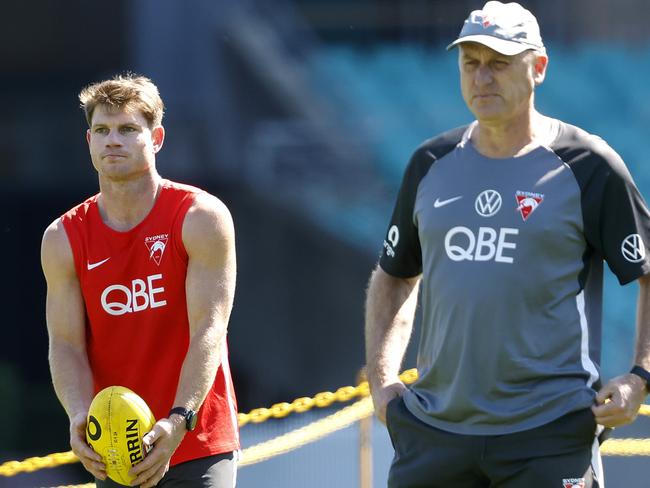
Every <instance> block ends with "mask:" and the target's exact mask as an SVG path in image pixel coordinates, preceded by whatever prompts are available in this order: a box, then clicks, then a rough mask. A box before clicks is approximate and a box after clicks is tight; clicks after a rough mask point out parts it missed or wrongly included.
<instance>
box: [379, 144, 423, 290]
mask: <svg viewBox="0 0 650 488" xmlns="http://www.w3.org/2000/svg"><path fill="white" fill-rule="evenodd" d="M432 163H433V157H432V155H431V153H428V152H426V151H423V150H419V151H417V152H416V153H415V154H414V155H413V157H412V158H411V160H410V162H409V164H408V166H407V168H406V171H405V172H404V177H403V179H402V184H401V186H400V189H399V193H398V195H397V201H396V203H395V208H394V210H393V215H392V217H391V220H390V223H389V225H388V230H387V232H386V237H385V239H384V243H383V249H382V252H381V257H380V259H379V266H381V268H382V269H383V270H384V271H385V272H386V273H388V274H390V275H392V276H396V277H399V278H412V277H414V276H417V275H419V274H420V273H421V272H422V249H421V247H420V237H419V235H418V228H417V224H416V222H415V218H414V212H413V210H414V207H415V199H416V196H417V190H418V186H419V184H420V181H421V180H422V178H423V177H424V175H425V174H426V172H427V171H428V169H429V168H430V167H431V164H432Z"/></svg>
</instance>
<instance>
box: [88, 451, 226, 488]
mask: <svg viewBox="0 0 650 488" xmlns="http://www.w3.org/2000/svg"><path fill="white" fill-rule="evenodd" d="M238 455H239V453H237V452H227V453H224V454H217V455H216V456H208V457H204V458H200V459H194V460H192V461H187V462H184V463H180V464H177V465H175V466H172V467H171V468H169V471H167V474H165V476H163V479H162V480H160V483H158V484H157V485H156V486H157V487H159V488H181V487H182V488H234V487H235V484H236V479H237V459H238ZM95 484H96V485H97V488H117V487H121V486H124V485H120V484H119V483H115V482H114V481H112V480H111V479H109V478H106V480H105V481H101V480H97V479H96V480H95Z"/></svg>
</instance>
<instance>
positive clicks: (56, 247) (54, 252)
mask: <svg viewBox="0 0 650 488" xmlns="http://www.w3.org/2000/svg"><path fill="white" fill-rule="evenodd" d="M41 264H42V266H43V271H44V272H45V274H46V275H48V273H54V272H62V271H65V270H67V271H74V258H73V256H72V248H71V247H70V241H69V240H68V234H67V233H66V231H65V228H64V226H63V222H62V221H61V219H60V218H58V219H56V220H54V221H53V222H52V223H51V224H50V225H48V226H47V229H45V232H44V233H43V240H42V242H41Z"/></svg>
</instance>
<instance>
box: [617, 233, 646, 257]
mask: <svg viewBox="0 0 650 488" xmlns="http://www.w3.org/2000/svg"><path fill="white" fill-rule="evenodd" d="M621 253H623V257H624V258H625V259H627V260H628V261H629V262H631V263H640V262H641V261H643V260H644V259H645V244H644V243H643V239H642V238H641V236H640V235H639V234H630V235H629V236H627V237H626V238H625V239H623V243H622V244H621Z"/></svg>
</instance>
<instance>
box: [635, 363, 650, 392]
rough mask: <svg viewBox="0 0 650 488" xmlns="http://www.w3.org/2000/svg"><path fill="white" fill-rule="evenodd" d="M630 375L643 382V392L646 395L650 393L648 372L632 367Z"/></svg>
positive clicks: (649, 372) (649, 375) (639, 367)
mask: <svg viewBox="0 0 650 488" xmlns="http://www.w3.org/2000/svg"><path fill="white" fill-rule="evenodd" d="M630 373H632V374H635V375H637V376H638V377H639V378H641V379H642V380H643V381H645V391H646V392H647V393H650V371H648V370H647V369H644V368H642V367H641V366H636V365H635V366H634V367H633V368H632V369H631V370H630Z"/></svg>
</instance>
